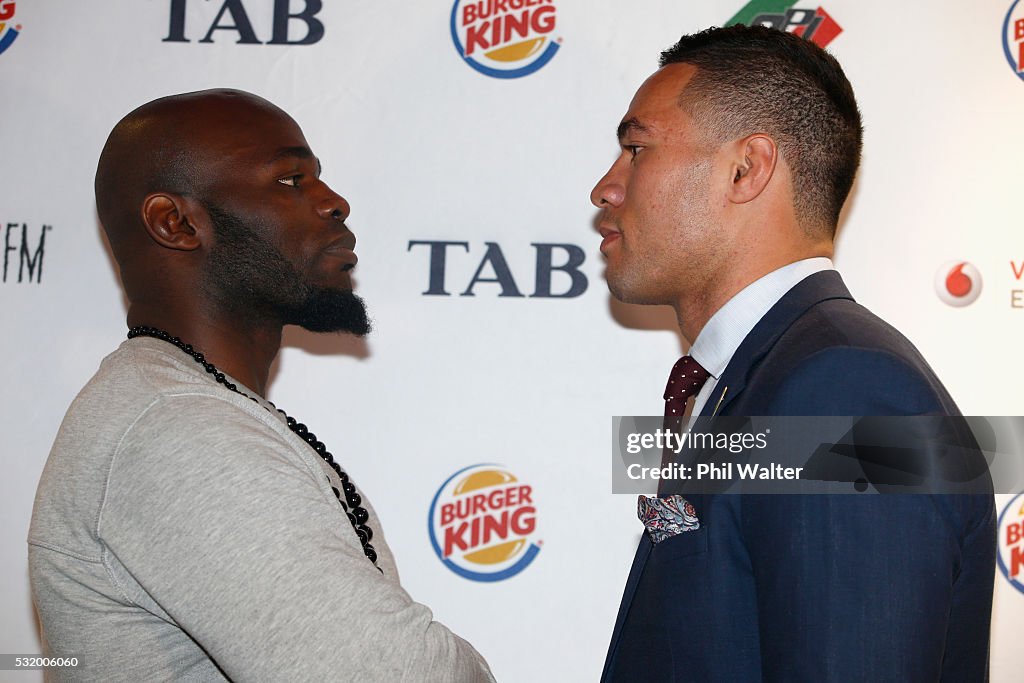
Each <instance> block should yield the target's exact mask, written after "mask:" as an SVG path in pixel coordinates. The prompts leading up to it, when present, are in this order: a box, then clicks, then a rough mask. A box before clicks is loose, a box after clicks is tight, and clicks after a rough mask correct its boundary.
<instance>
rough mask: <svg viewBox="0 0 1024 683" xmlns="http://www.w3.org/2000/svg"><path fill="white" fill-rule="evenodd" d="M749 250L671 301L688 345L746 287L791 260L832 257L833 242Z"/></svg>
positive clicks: (680, 329) (821, 241)
mask: <svg viewBox="0 0 1024 683" xmlns="http://www.w3.org/2000/svg"><path fill="white" fill-rule="evenodd" d="M755 246H757V245H755ZM749 253H750V254H751V255H753V258H749V259H739V258H737V259H736V260H735V262H734V266H735V267H730V268H728V269H723V271H722V272H719V273H718V274H717V275H716V276H715V277H714V278H712V279H710V280H708V281H706V282H705V283H703V284H704V286H703V287H701V288H700V289H699V291H697V292H695V293H692V294H686V295H683V296H681V297H680V298H679V299H677V300H676V301H675V302H674V303H673V304H672V307H673V308H674V309H675V312H676V321H677V322H678V324H679V331H680V332H682V333H683V336H684V337H685V338H686V339H687V340H688V341H689V342H690V343H691V344H692V343H693V342H694V341H696V339H697V336H698V335H699V334H700V332H701V330H703V329H704V326H705V325H707V323H708V321H709V320H711V317H712V316H713V315H714V314H715V313H717V312H718V310H719V309H720V308H722V306H724V305H725V304H726V303H728V302H729V300H730V299H732V298H733V297H734V296H736V295H737V294H739V293H740V292H741V291H743V290H744V289H745V288H746V287H748V286H750V285H751V284H753V283H754V282H757V281H758V280H760V279H761V278H762V277H764V276H765V275H768V274H769V273H772V272H774V271H776V270H778V269H779V268H782V267H784V266H788V265H789V264H791V263H796V262H797V261H802V260H803V259H808V258H814V257H818V256H822V257H825V258H832V255H833V253H834V245H833V243H832V241H831V240H820V241H814V242H806V243H803V244H800V245H799V246H798V247H795V248H787V249H753V250H751V252H749Z"/></svg>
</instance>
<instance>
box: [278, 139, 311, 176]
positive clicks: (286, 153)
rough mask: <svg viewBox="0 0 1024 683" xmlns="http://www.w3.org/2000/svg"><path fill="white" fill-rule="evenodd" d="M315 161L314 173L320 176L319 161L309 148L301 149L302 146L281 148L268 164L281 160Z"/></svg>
mask: <svg viewBox="0 0 1024 683" xmlns="http://www.w3.org/2000/svg"><path fill="white" fill-rule="evenodd" d="M289 158H292V159H315V160H316V172H317V175H320V169H321V166H320V159H317V157H316V155H315V154H313V151H312V150H310V149H309V147H303V146H302V145H296V146H295V147H282V148H281V149H279V150H277V152H276V153H275V154H274V156H273V157H271V158H270V161H269V162H268V164H273V163H275V162H277V161H280V160H281V159H289Z"/></svg>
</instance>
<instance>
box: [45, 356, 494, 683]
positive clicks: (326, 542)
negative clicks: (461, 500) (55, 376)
mask: <svg viewBox="0 0 1024 683" xmlns="http://www.w3.org/2000/svg"><path fill="white" fill-rule="evenodd" d="M240 388H242V389H243V390H244V387H240ZM246 393H249V394H250V395H254V394H253V393H252V392H249V391H246ZM336 448H337V447H336ZM332 485H333V486H336V487H339V488H340V486H341V483H340V482H339V481H338V480H337V476H336V474H335V473H334V471H333V470H332V469H331V468H330V467H328V466H327V465H326V464H325V463H324V462H323V461H322V460H321V459H320V458H319V457H318V456H317V455H316V453H315V452H314V451H313V450H312V449H311V448H310V447H309V446H308V445H307V444H306V443H305V442H303V441H302V440H301V439H299V438H298V437H297V436H295V435H294V434H293V433H292V432H291V431H290V430H289V429H288V428H287V426H286V425H285V423H284V421H283V419H282V418H281V416H280V415H279V414H278V413H277V412H276V411H273V410H272V409H270V407H269V406H268V405H267V404H265V403H263V402H254V401H250V400H248V399H246V398H245V397H243V396H239V395H238V394H235V393H232V392H230V391H229V390H227V389H226V388H225V387H223V386H220V385H218V384H216V383H214V382H213V381H212V379H211V378H210V377H209V376H207V375H206V373H205V372H204V371H203V369H202V367H200V366H199V365H198V364H197V363H195V362H194V361H193V360H192V359H191V358H189V357H188V356H186V355H185V354H184V353H182V352H181V351H180V350H178V349H176V348H174V347H173V346H171V345H169V344H167V343H166V342H162V341H159V340H156V339H150V338H139V339H135V340H132V341H128V342H125V343H124V344H122V345H121V347H120V348H119V349H118V350H117V351H115V352H114V353H113V354H111V355H110V356H108V357H107V358H106V359H105V360H104V361H103V363H102V365H101V366H100V369H99V371H98V372H97V374H96V375H95V377H93V379H92V380H91V381H90V382H89V384H87V385H86V387H85V388H84V389H83V390H82V392H81V393H80V394H79V396H78V397H77V398H76V399H75V401H74V403H73V404H72V406H71V408H70V409H69V411H68V414H67V416H66V417H65V419H64V423H63V424H62V426H61V429H60V432H59V433H58V435H57V439H56V442H55V443H54V446H53V450H52V451H51V453H50V457H49V460H48V461H47V463H46V467H45V469H44V470H43V475H42V478H41V480H40V483H39V490H38V492H37V494H36V502H35V509H34V511H33V515H32V524H31V528H30V530H29V538H28V542H29V574H30V580H31V584H32V593H33V597H34V600H35V604H36V607H37V609H38V611H39V616H40V619H41V622H42V627H43V632H44V638H45V640H46V651H47V654H48V655H50V656H55V657H60V656H76V657H77V658H78V659H79V662H80V664H79V666H78V667H77V668H64V669H54V670H51V671H50V672H49V673H48V678H50V679H51V680H73V681H164V680H167V681H171V680H173V681H223V680H234V681H349V680H353V681H354V680H362V681H367V680H369V681H389V682H391V681H492V680H493V679H492V677H491V675H490V672H489V670H488V668H487V665H486V663H485V662H484V661H483V659H482V658H481V657H480V656H479V655H478V654H477V652H476V651H475V650H474V649H473V648H472V647H471V646H470V645H469V644H468V643H467V642H465V641H464V640H462V639H461V638H459V637H458V636H456V635H454V634H453V633H452V632H451V631H449V630H448V629H447V628H445V627H444V626H443V625H441V624H439V623H437V622H435V621H433V620H432V615H431V612H430V610H429V609H428V608H426V607H425V606H423V605H421V604H418V603H416V602H414V601H413V600H412V598H410V597H409V595H408V594H407V593H406V592H405V591H404V590H403V589H402V587H401V585H400V584H399V581H398V574H397V571H396V569H395V564H394V559H393V557H392V555H391V552H390V550H389V549H388V547H387V543H386V542H385V540H384V537H383V534H382V532H381V525H380V520H379V518H378V517H377V515H376V514H375V513H374V511H373V510H372V508H370V506H369V504H368V503H366V502H365V494H364V492H363V491H360V493H361V494H364V496H363V497H364V503H363V504H364V506H365V507H367V509H368V511H369V513H370V519H369V525H370V527H371V528H372V529H373V531H374V538H373V541H372V542H373V545H374V546H375V548H376V549H377V553H378V556H379V558H378V562H377V564H378V566H379V567H380V568H381V570H382V571H383V574H382V573H381V571H378V570H377V568H375V567H374V566H373V564H371V563H370V561H369V560H367V559H366V557H365V556H364V555H363V552H362V547H361V546H360V543H359V539H358V538H357V537H356V535H355V532H354V531H353V529H352V526H351V525H350V524H349V521H348V519H347V517H346V515H345V513H344V511H343V510H342V508H341V505H340V504H339V503H338V500H337V498H336V497H335V495H334V493H333V492H332V490H331V486H332Z"/></svg>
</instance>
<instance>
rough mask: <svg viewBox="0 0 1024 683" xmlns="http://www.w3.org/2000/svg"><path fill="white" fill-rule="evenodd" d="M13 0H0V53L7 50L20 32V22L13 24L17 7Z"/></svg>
mask: <svg viewBox="0 0 1024 683" xmlns="http://www.w3.org/2000/svg"><path fill="white" fill-rule="evenodd" d="M17 6H18V5H17V3H16V2H14V0H0V55H2V54H3V53H4V52H6V51H7V48H9V47H10V46H11V45H13V44H14V41H15V40H17V39H18V35H20V34H21V24H13V23H11V22H13V21H14V12H15V10H16V9H17Z"/></svg>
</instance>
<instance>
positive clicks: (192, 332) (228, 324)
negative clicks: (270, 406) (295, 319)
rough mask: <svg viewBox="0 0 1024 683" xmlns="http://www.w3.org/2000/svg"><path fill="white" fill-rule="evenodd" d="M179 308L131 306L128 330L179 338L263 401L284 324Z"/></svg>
mask: <svg viewBox="0 0 1024 683" xmlns="http://www.w3.org/2000/svg"><path fill="white" fill-rule="evenodd" d="M182 308H183V307H182V306H180V305H175V303H169V302H161V303H160V304H159V305H151V304H148V303H147V302H137V303H136V302H132V304H131V306H130V307H129V310H128V326H129V327H135V326H138V325H148V326H150V327H155V328H157V329H161V330H163V331H165V332H167V333H168V334H170V335H171V336H172V337H178V338H179V339H181V340H182V341H183V342H185V343H186V344H191V345H192V347H193V348H195V349H196V350H197V351H199V352H201V353H202V354H203V355H204V356H205V357H206V360H207V362H209V363H212V364H213V365H215V366H217V369H218V370H220V371H221V372H223V373H224V374H226V375H230V376H231V377H233V378H234V379H235V380H236V381H238V382H240V383H241V384H243V385H245V387H246V388H248V389H250V390H252V391H254V392H256V393H257V394H258V395H260V396H261V397H265V396H266V391H267V382H268V379H269V377H270V366H271V364H272V363H273V362H274V358H275V357H276V356H277V352H278V351H279V350H280V348H281V332H282V329H283V327H284V326H283V324H280V323H268V322H260V321H253V320H251V319H243V318H242V317H241V316H231V315H225V314H223V313H221V314H215V315H210V314H204V312H202V311H200V310H198V308H192V307H191V306H190V305H188V304H185V306H184V310H182Z"/></svg>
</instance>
